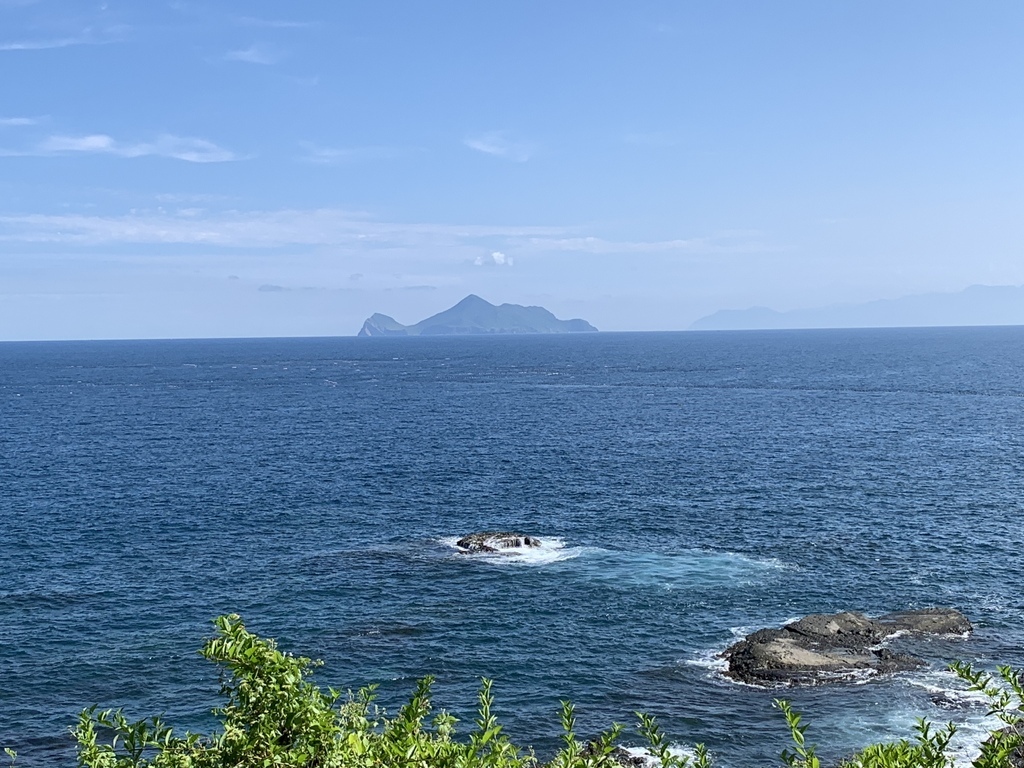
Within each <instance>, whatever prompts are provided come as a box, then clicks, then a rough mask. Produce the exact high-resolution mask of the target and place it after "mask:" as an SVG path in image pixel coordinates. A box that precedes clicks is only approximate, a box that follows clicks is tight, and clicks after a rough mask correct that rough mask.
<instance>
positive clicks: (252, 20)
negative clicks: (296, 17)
mask: <svg viewBox="0 0 1024 768" xmlns="http://www.w3.org/2000/svg"><path fill="white" fill-rule="evenodd" d="M235 21H236V22H237V23H238V24H243V25H245V26H247V27H264V28H268V29H309V28H311V27H316V26H318V23H317V22H315V21H291V20H289V19H261V18H258V17H256V16H238V17H237V18H236V19H235Z"/></svg>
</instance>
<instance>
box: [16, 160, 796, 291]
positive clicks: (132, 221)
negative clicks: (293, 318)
mask: <svg viewBox="0 0 1024 768" xmlns="http://www.w3.org/2000/svg"><path fill="white" fill-rule="evenodd" d="M95 143H96V144H101V143H102V141H100V140H96V142H95ZM178 202H180V201H178ZM0 242H2V243H60V244H66V245H70V246H80V247H86V248H89V247H106V246H111V245H132V246H166V245H175V246H195V247H216V248H239V249H270V248H329V249H330V248H337V249H342V250H344V251H345V252H347V253H363V254H367V255H370V254H374V255H377V254H384V253H386V252H394V253H397V252H403V253H406V254H408V255H412V256H413V257H414V258H421V257H422V258H427V257H429V258H434V257H436V256H438V255H440V254H444V256H445V258H446V259H447V260H448V261H449V262H450V263H452V264H455V263H459V264H467V263H470V264H474V265H476V266H479V267H486V268H491V269H496V268H502V267H512V266H513V265H514V263H515V262H514V259H513V257H512V256H510V255H508V251H509V250H514V251H515V252H517V253H529V254H535V255H538V256H547V257H555V256H557V255H558V254H560V253H575V254H582V255H584V256H601V255H608V256H613V257H628V256H643V255H657V254H667V255H674V256H689V257H693V258H700V257H704V256H708V255H716V256H717V255H725V254H741V253H742V254H751V253H767V252H778V251H779V250H780V249H779V248H778V247H772V246H771V245H770V244H766V243H765V242H764V239H763V235H762V234H760V233H757V232H720V233H715V235H714V236H712V237H699V238H690V239H676V240H654V241H616V240H608V239H604V238H601V237H595V236H579V235H578V234H577V232H574V228H570V227H539V226H501V225H494V226H489V225H482V224H469V225H457V224H433V223H407V222H395V221H380V220H376V219H373V218H371V217H369V216H367V215H366V214H363V213H359V212H354V211H346V210H342V209H337V208H322V209H305V210H302V209H299V210H296V209H285V210H270V211H238V210H227V211H225V210H220V211H216V210H210V209H205V208H201V207H191V206H188V207H186V206H176V207H175V209H173V210H166V209H164V208H156V209H153V210H141V211H132V212H130V213H128V214H123V215H110V216H102V215H88V214H52V215H51V214H20V215H15V214H9V215H0ZM495 246H499V247H498V248H495ZM419 282H429V281H426V280H423V281H419Z"/></svg>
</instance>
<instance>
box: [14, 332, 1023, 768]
mask: <svg viewBox="0 0 1024 768" xmlns="http://www.w3.org/2000/svg"><path fill="white" fill-rule="evenodd" d="M1022 508H1024V328H975V329H918V330H859V331H793V332H740V333H672V334H596V335H582V336H576V335H573V336H553V337H536V336H535V337H494V338H436V339H430V338H422V339H357V338H336V339H275V340H218V341H200V340H192V341H132V342H67V343H5V344H0V746H4V745H6V746H10V747H13V748H16V749H17V750H18V751H19V752H20V757H19V765H24V766H35V765H70V764H73V753H72V751H71V749H70V746H69V745H70V742H69V739H68V736H67V729H68V726H69V725H71V724H72V722H73V721H74V719H75V716H76V714H77V712H78V711H80V710H81V709H82V708H83V707H85V706H88V705H90V704H99V705H100V706H102V707H109V706H122V705H123V706H125V707H126V708H127V709H128V713H129V714H130V715H132V716H136V717H142V716H146V715H150V714H156V713H165V714H166V716H167V718H168V719H169V720H170V721H172V722H174V723H177V724H179V725H180V726H181V727H187V728H193V729H203V728H209V727H211V719H210V716H209V714H208V712H209V709H210V708H211V707H212V706H214V705H215V704H216V701H217V699H216V692H217V675H216V670H215V669H214V668H213V667H212V666H211V665H210V664H209V663H207V662H205V661H203V660H202V659H200V658H199V657H198V656H197V655H196V649H197V648H198V647H199V646H200V644H201V642H202V639H203V638H204V637H206V636H208V635H209V634H210V631H211V626H210V623H209V622H210V620H211V619H212V618H213V617H214V616H216V615H218V614H221V613H227V612H237V613H240V614H242V616H243V617H244V619H245V620H246V623H247V625H248V626H249V627H250V628H251V629H253V630H254V631H257V632H259V633H262V634H265V635H269V636H273V637H276V638H278V640H279V641H280V643H281V644H282V646H284V647H285V648H287V649H290V650H293V651H295V652H297V653H301V654H304V655H309V656H313V657H317V658H322V659H324V660H325V662H326V664H325V666H324V667H323V668H322V669H321V670H319V672H318V673H317V679H318V681H320V682H322V683H324V684H329V685H332V686H334V687H337V688H358V687H360V686H362V685H365V684H367V683H370V682H379V683H380V684H381V688H380V695H381V701H382V702H383V703H384V704H385V705H387V706H389V707H394V706H396V705H397V704H399V703H401V702H402V700H403V697H404V696H405V695H406V694H408V693H409V692H411V690H412V688H413V686H414V681H415V680H416V678H418V677H420V676H422V675H425V674H431V675H434V676H436V678H437V684H436V687H435V704H436V705H437V706H439V707H444V708H447V709H449V710H451V711H453V712H455V713H456V714H457V715H459V716H461V717H463V718H466V719H471V717H472V712H473V707H474V704H475V694H476V690H477V688H478V684H479V682H478V681H479V678H480V677H482V676H486V677H490V678H493V679H494V680H495V685H494V690H495V694H496V696H497V710H498V712H499V714H500V715H501V717H502V718H503V722H504V723H505V726H506V728H507V730H508V731H509V732H510V733H511V735H512V736H513V737H514V738H515V739H517V740H519V741H520V742H522V743H527V744H533V745H534V746H535V747H536V748H537V750H538V753H539V754H541V755H543V754H545V752H549V751H550V750H551V748H552V747H553V746H554V744H555V740H556V739H557V737H558V734H559V731H558V726H557V711H558V706H559V705H558V702H559V700H560V699H563V698H571V699H572V700H573V701H575V702H576V704H577V707H578V715H579V730H580V731H581V732H583V733H587V732H589V731H597V730H598V729H600V728H602V727H605V726H607V725H608V724H609V723H610V722H611V721H613V720H617V721H621V722H626V723H632V722H633V720H634V718H633V715H632V713H633V712H634V711H635V710H645V711H648V712H651V713H653V714H655V715H657V716H658V717H659V718H660V720H661V723H662V725H663V727H664V729H665V730H666V732H667V733H668V734H669V735H670V737H671V739H672V740H673V741H674V742H675V743H677V744H679V745H680V746H683V747H686V746H688V745H692V744H693V743H694V742H698V741H703V742H706V743H707V744H708V745H709V747H710V748H711V750H712V753H713V754H714V756H715V758H716V760H717V761H718V763H719V764H721V765H725V766H755V765H756V766H759V765H767V764H771V763H773V762H777V756H778V752H779V750H781V749H782V748H783V747H784V746H786V734H785V728H784V724H783V722H782V719H781V716H780V715H779V713H778V712H777V711H776V710H773V709H772V706H771V701H772V699H773V698H775V697H777V696H780V695H784V696H786V697H787V698H790V699H791V700H792V701H793V702H794V705H795V706H796V707H797V708H798V709H801V710H803V711H805V712H806V713H807V717H808V719H809V720H810V723H811V730H810V731H809V737H810V738H811V740H815V741H818V742H820V743H822V744H823V745H827V746H826V749H825V757H826V758H828V757H831V758H836V757H840V756H841V755H842V754H844V753H845V752H848V751H849V750H852V749H853V748H855V747H857V746H858V745H863V744H864V743H867V742H869V741H872V740H877V739H883V738H893V737H899V736H906V735H909V734H910V732H911V727H912V724H913V720H914V718H915V717H916V716H919V715H922V716H926V717H930V718H933V719H936V720H941V721H945V720H947V719H951V718H952V719H955V720H958V721H964V722H965V723H967V727H966V728H965V731H964V734H966V737H969V736H970V735H971V734H972V733H976V731H977V728H978V727H980V726H979V723H980V720H981V717H982V715H983V714H984V713H983V710H980V709H979V708H978V707H972V706H964V707H954V708H953V709H949V708H947V707H946V706H940V704H944V705H948V703H949V700H948V698H947V699H942V698H941V697H939V698H940V703H939V704H937V703H936V701H934V699H935V698H936V694H937V693H940V692H941V691H944V690H948V689H953V688H955V687H956V685H955V682H954V680H953V678H952V676H951V675H949V674H948V673H946V672H944V671H943V666H944V664H945V663H946V662H948V661H951V660H953V659H964V660H968V661H973V662H977V663H980V664H981V665H982V666H986V667H992V666H994V664H996V663H997V662H1005V663H1011V664H1017V665H1020V664H1024V628H1022V621H1021V611H1022V608H1024V595H1022V590H1021V586H1022V583H1024V548H1022V542H1024V533H1022V526H1021V520H1022V515H1021V512H1022ZM489 529H514V530H521V531H524V532H527V533H531V534H535V535H537V536H539V537H541V538H544V539H546V540H548V541H549V542H551V544H550V546H548V547H545V548H544V549H543V550H542V551H541V552H539V553H535V554H534V555H532V556H530V557H528V558H518V559H517V558H493V557H491V558H474V557H465V556H460V555H458V554H456V553H455V551H454V549H453V548H452V547H451V540H452V537H455V536H458V535H459V534H463V533H468V532H472V531H477V530H489ZM935 604H942V605H952V606H954V607H957V608H959V609H961V610H963V611H964V612H965V613H967V614H968V616H969V617H970V618H971V619H972V620H973V621H974V622H975V624H976V627H977V629H976V632H975V634H974V635H973V636H972V637H971V638H969V639H941V640H933V641H930V642H927V643H923V644H920V645H918V646H917V647H916V648H917V651H918V652H920V653H922V654H923V655H925V656H926V657H928V658H929V659H931V660H932V661H933V666H932V668H931V669H930V670H927V671H924V672H918V673H913V674H910V675H904V676H900V677H897V678H894V679H889V680H885V681H871V682H866V683H864V684H859V685H839V686H829V687H822V688H816V689H805V690H788V691H777V690H776V691H764V690H759V689H755V688H752V687H748V686H742V685H738V684H735V683H732V682H729V681H727V680H725V679H723V678H722V676H721V675H720V674H719V671H718V670H717V669H716V666H717V663H716V661H715V658H714V656H715V654H716V653H717V652H719V651H721V650H722V649H724V648H725V647H726V646H727V645H729V644H730V643H731V642H733V641H734V640H735V639H736V638H737V637H739V636H741V635H742V634H744V633H745V632H747V631H749V630H751V629H753V628H756V627H760V626H769V625H778V624H780V623H782V622H784V621H786V620H788V619H793V618H796V617H798V616H801V615H804V614H806V613H812V612H823V611H836V610H842V609H857V610H863V611H866V612H868V613H883V612H887V611H891V610H897V609H903V608H913V607H924V606H929V605H935ZM954 698H956V697H955V695H954ZM956 700H957V701H960V702H961V704H964V703H965V702H966V703H967V704H968V705H969V700H967V699H964V698H957V699H956ZM972 729H973V730H972ZM624 741H625V742H626V743H630V744H638V743H639V740H638V739H637V738H635V737H632V736H627V737H626V738H625V739H624ZM962 749H964V750H965V754H966V751H969V749H970V745H969V744H967V745H965V746H963V747H962Z"/></svg>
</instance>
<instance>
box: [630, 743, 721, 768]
mask: <svg viewBox="0 0 1024 768" xmlns="http://www.w3.org/2000/svg"><path fill="white" fill-rule="evenodd" d="M618 746H619V747H620V748H621V749H622V750H623V751H625V752H628V753H629V754H630V755H632V756H633V757H639V758H641V759H643V761H644V762H645V763H647V765H648V766H650V768H657V766H658V765H660V763H659V761H658V758H657V757H655V756H654V755H652V754H651V751H650V750H649V749H648V748H647V747H627V746H626V745H625V744H619V745H618ZM668 751H669V754H671V755H672V756H674V757H686V758H688V759H689V760H690V761H691V763H692V761H693V760H694V759H695V758H696V757H697V752H696V751H695V750H694V748H693V747H687V746H683V745H681V744H669V746H668ZM711 762H712V764H713V763H714V758H713V757H712V761H711Z"/></svg>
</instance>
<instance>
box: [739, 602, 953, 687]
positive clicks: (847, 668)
mask: <svg viewBox="0 0 1024 768" xmlns="http://www.w3.org/2000/svg"><path fill="white" fill-rule="evenodd" d="M970 631H971V623H970V622H969V621H968V620H967V617H965V616H964V615H963V614H962V613H960V612H959V611H955V610H953V609H952V608H927V609H924V610H918V611H900V612H897V613H889V614H886V615H885V616H880V617H879V618H877V619H869V618H868V617H867V616H865V615H864V614H862V613H854V612H849V611H847V612H843V613H836V614H812V615H810V616H805V617H804V618H802V619H800V620H799V621H795V622H793V623H792V624H787V625H786V626H784V627H782V628H781V629H759V630H758V631H756V632H754V633H752V634H749V635H747V637H746V638H744V639H743V640H741V641H739V642H738V643H735V644H734V645H732V646H730V647H729V648H727V649H726V650H725V652H724V653H723V654H722V657H723V658H725V659H726V660H727V661H728V662H729V670H728V672H727V673H726V674H728V675H729V676H730V677H732V678H734V679H736V680H740V681H742V682H744V683H750V684H753V685H765V686H771V685H817V684H820V683H826V682H834V681H841V680H844V679H849V678H851V677H854V676H856V675H858V674H861V675H863V674H869V675H871V674H883V673H890V672H900V671H905V670H909V669H914V668H915V667H920V666H923V665H924V664H925V662H924V661H922V660H921V659H919V658H917V657H916V656H912V655H910V654H908V653H902V652H896V651H893V650H890V649H889V648H885V647H882V646H881V645H880V643H882V642H883V641H885V640H886V639H888V638H891V637H893V636H894V635H897V634H904V633H905V634H931V635H949V634H956V635H962V634H965V633H967V632H970Z"/></svg>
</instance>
